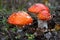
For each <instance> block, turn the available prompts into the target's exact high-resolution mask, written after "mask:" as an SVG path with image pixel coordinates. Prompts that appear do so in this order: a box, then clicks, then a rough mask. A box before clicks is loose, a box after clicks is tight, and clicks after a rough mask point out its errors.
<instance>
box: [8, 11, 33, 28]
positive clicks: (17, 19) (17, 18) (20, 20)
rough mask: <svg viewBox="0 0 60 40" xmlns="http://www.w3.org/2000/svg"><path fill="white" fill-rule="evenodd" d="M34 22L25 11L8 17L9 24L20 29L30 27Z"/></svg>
mask: <svg viewBox="0 0 60 40" xmlns="http://www.w3.org/2000/svg"><path fill="white" fill-rule="evenodd" d="M32 22H33V19H32V17H31V16H30V15H29V14H28V13H26V12H24V11H18V12H14V13H12V14H11V15H10V16H9V17H8V23H10V24H13V25H19V27H23V26H25V25H30V24H31V23H32Z"/></svg>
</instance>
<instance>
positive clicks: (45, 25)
mask: <svg viewBox="0 0 60 40" xmlns="http://www.w3.org/2000/svg"><path fill="white" fill-rule="evenodd" d="M38 27H40V28H46V31H47V29H48V26H47V21H43V20H39V19H38Z"/></svg>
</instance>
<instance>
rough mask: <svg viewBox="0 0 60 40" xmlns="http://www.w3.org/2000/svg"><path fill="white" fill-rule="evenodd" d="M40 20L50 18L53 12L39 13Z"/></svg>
mask: <svg viewBox="0 0 60 40" xmlns="http://www.w3.org/2000/svg"><path fill="white" fill-rule="evenodd" d="M37 17H38V19H40V20H50V19H51V14H50V13H49V12H48V11H42V12H40V13H39V14H38V15H37Z"/></svg>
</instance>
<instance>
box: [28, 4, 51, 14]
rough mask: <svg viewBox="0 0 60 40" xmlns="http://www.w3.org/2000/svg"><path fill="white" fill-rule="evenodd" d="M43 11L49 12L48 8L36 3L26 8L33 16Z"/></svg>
mask: <svg viewBox="0 0 60 40" xmlns="http://www.w3.org/2000/svg"><path fill="white" fill-rule="evenodd" d="M43 10H46V11H48V12H50V10H49V8H48V7H47V6H46V5H44V4H41V3H36V4H34V5H32V6H31V7H30V8H28V11H29V12H33V13H35V14H37V13H39V12H40V11H43Z"/></svg>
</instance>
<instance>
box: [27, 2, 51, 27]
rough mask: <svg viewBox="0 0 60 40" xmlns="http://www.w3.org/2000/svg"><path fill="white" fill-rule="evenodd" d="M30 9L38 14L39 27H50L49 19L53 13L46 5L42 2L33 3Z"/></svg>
mask: <svg viewBox="0 0 60 40" xmlns="http://www.w3.org/2000/svg"><path fill="white" fill-rule="evenodd" d="M28 11H29V12H32V13H34V14H36V16H37V18H38V27H41V28H43V27H46V28H48V26H47V21H48V20H50V19H51V14H50V10H49V8H48V7H47V6H46V5H44V4H41V3H36V4H33V5H32V6H31V7H30V8H28Z"/></svg>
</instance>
